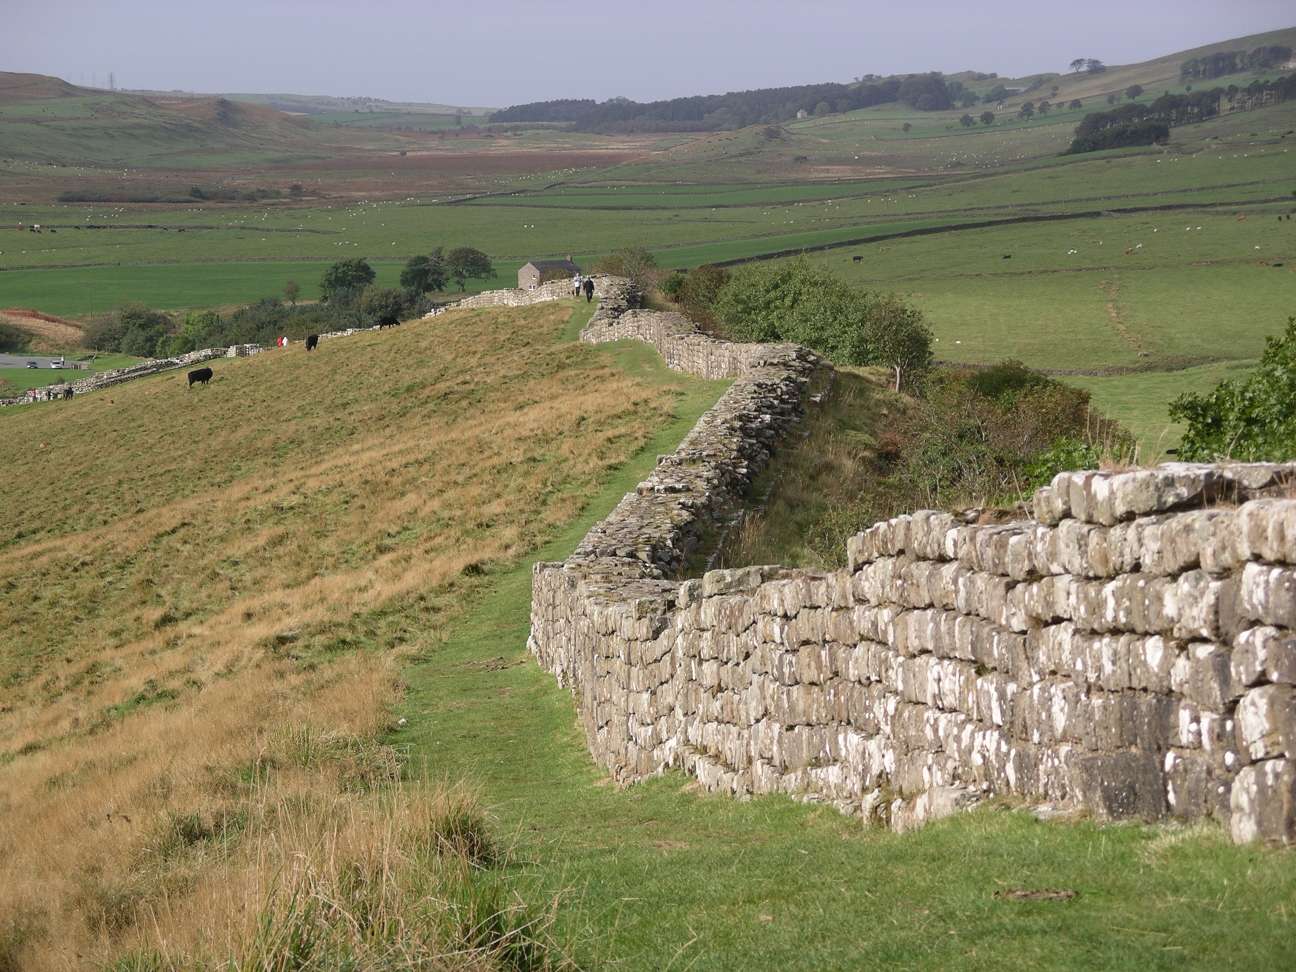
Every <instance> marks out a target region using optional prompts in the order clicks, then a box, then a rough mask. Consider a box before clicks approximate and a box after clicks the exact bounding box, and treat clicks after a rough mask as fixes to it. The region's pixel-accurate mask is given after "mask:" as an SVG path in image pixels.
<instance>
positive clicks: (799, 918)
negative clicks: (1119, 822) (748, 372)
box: [397, 308, 1296, 970]
mask: <svg viewBox="0 0 1296 972" xmlns="http://www.w3.org/2000/svg"><path fill="white" fill-rule="evenodd" d="M582 311H584V308H582ZM584 318H585V314H584V313H582V314H579V315H578V316H577V318H575V319H574V320H573V322H572V325H571V326H570V327H569V329H568V330H569V334H568V336H569V337H570V336H574V333H575V331H576V330H578V329H579V326H580V325H581V324H583V322H584ZM607 353H608V354H609V355H611V356H612V357H613V358H614V360H616V361H617V362H618V363H619V364H620V365H621V366H622V367H625V368H627V369H630V370H632V371H634V372H636V373H637V374H639V375H641V376H644V377H647V378H651V379H652V380H654V381H659V382H663V383H669V384H671V385H673V386H675V387H677V388H678V389H679V390H680V393H681V397H680V399H679V404H678V407H677V410H676V414H675V419H674V421H673V422H672V423H671V424H670V425H669V426H668V427H666V428H664V429H662V430H661V432H660V433H659V434H658V435H657V436H656V438H655V439H654V440H653V441H652V442H651V443H650V444H649V445H648V446H647V447H646V448H645V449H644V450H643V451H642V453H641V454H640V455H639V456H638V457H637V458H636V459H635V460H634V461H632V462H631V463H629V464H627V465H626V466H625V467H623V468H622V469H620V470H619V471H618V472H617V474H616V475H615V477H613V478H612V479H611V480H610V481H609V482H608V483H607V484H606V486H605V488H604V489H603V491H602V492H601V493H600V494H599V496H598V497H597V499H596V500H594V501H593V502H592V503H591V504H590V505H589V506H588V507H587V508H586V509H585V510H584V511H583V513H582V514H581V515H580V517H579V518H578V520H577V521H576V522H574V523H572V524H570V526H568V527H567V528H566V529H565V531H564V532H563V533H562V535H561V536H558V537H556V538H554V539H553V540H552V541H551V542H550V543H549V544H548V545H547V546H545V547H544V548H543V549H542V550H540V551H539V552H538V554H537V559H546V560H547V559H560V558H561V557H562V556H564V555H565V554H566V553H568V552H569V551H570V550H571V549H572V548H573V547H574V546H575V544H576V543H577V541H578V540H579V538H580V537H581V536H582V535H583V534H584V533H585V531H586V530H587V529H588V528H589V527H590V526H591V525H592V524H593V523H594V522H596V521H597V519H599V518H600V517H602V516H604V515H605V514H606V513H607V512H608V511H609V510H610V509H611V507H612V506H613V505H614V503H615V502H616V500H617V499H619V498H620V496H621V495H622V494H623V493H624V492H625V491H626V490H627V489H629V488H630V487H632V486H633V484H635V483H636V482H638V481H639V480H640V479H641V478H642V477H643V476H644V474H646V472H647V471H648V470H649V468H650V467H651V465H652V463H653V461H654V457H655V456H656V455H657V454H658V453H661V452H666V451H669V450H670V449H672V448H674V446H675V444H676V443H677V442H678V440H679V439H680V438H681V437H682V436H683V435H684V433H685V432H687V430H688V429H689V428H690V427H691V426H692V425H693V423H694V421H695V420H696V418H697V416H698V415H699V414H701V412H702V411H703V410H705V408H707V407H708V406H709V405H710V404H711V402H712V401H714V399H715V398H716V396H717V394H718V392H719V390H720V386H719V385H718V384H715V383H703V382H699V381H695V380H691V379H685V378H681V377H680V376H678V375H673V374H671V373H670V372H668V371H666V370H665V368H664V367H663V366H662V364H661V362H660V359H658V358H657V357H656V355H655V353H654V352H652V351H650V350H648V349H646V348H645V347H643V346H635V345H610V346H608V350H607ZM531 563H532V561H530V560H529V561H527V562H525V563H522V564H519V565H517V566H516V567H514V568H512V569H509V570H507V571H503V572H501V573H499V574H497V575H496V576H495V577H493V578H491V579H490V580H491V583H490V585H489V587H488V591H487V593H486V594H485V595H484V596H483V597H482V598H481V600H480V601H479V602H478V603H477V604H476V605H475V606H473V607H472V608H471V609H470V610H469V612H468V614H467V615H466V617H465V619H464V620H463V621H461V622H460V623H459V624H458V625H457V626H456V628H455V629H454V631H453V633H452V634H451V636H450V637H449V638H448V639H447V640H445V641H444V642H442V643H441V644H440V645H438V646H437V647H436V648H435V649H432V650H430V651H428V652H426V653H425V654H424V655H423V657H422V658H421V660H420V662H419V663H418V664H417V665H415V666H414V667H412V668H411V669H410V670H409V671H408V672H407V679H408V683H409V692H408V696H407V702H406V705H405V707H404V709H403V712H402V714H403V715H405V716H406V717H407V719H408V725H407V726H406V727H405V728H404V729H403V730H401V732H400V733H399V734H398V737H397V738H398V741H399V742H400V743H401V744H403V745H405V746H406V747H407V748H408V750H409V752H410V754H411V757H412V764H413V765H414V766H415V767H418V768H419V770H418V771H419V772H422V773H424V774H426V776H427V777H428V778H430V779H440V778H443V777H444V778H451V779H454V778H461V777H466V778H468V779H469V780H471V781H473V782H474V783H475V784H476V785H477V786H479V787H480V789H481V791H482V794H483V797H484V800H485V802H486V803H487V804H488V806H489V807H490V808H491V812H492V813H493V814H494V815H495V817H496V818H497V823H498V827H499V829H500V830H501V831H502V832H503V833H505V834H507V835H509V837H510V838H511V840H512V843H513V846H514V848H515V854H516V863H515V864H514V869H515V872H516V873H515V877H516V882H517V885H516V886H517V887H518V888H519V889H520V891H521V892H522V893H523V895H524V896H525V897H526V898H527V899H528V900H529V901H531V902H532V904H533V905H536V906H541V905H543V904H544V903H545V902H549V901H553V900H555V899H556V900H557V901H558V930H559V933H560V934H561V935H562V936H563V937H564V938H565V939H566V940H567V941H568V942H569V943H570V947H571V949H572V952H573V955H574V957H575V958H576V960H577V961H578V962H579V963H580V964H581V965H583V966H585V967H589V968H608V967H611V968H625V969H686V968H687V969H734V968H743V969H780V970H787V969H823V968H874V967H880V966H902V967H905V968H949V967H956V966H957V967H960V968H971V969H977V968H985V969H992V968H993V969H1000V968H1013V967H1031V966H1036V967H1050V968H1086V969H1106V968H1131V969H1132V968H1139V969H1170V968H1176V969H1179V968H1185V967H1221V966H1232V967H1248V966H1250V967H1255V968H1270V967H1278V966H1280V965H1282V964H1283V962H1284V961H1285V960H1286V959H1285V958H1284V956H1286V955H1287V949H1288V946H1289V943H1290V941H1291V937H1292V934H1293V932H1296V927H1294V924H1296V868H1294V867H1292V865H1291V859H1290V857H1289V856H1287V855H1284V854H1282V853H1276V852H1271V851H1266V850H1262V849H1256V848H1246V849H1239V848H1233V847H1230V846H1228V845H1227V843H1226V842H1225V839H1224V837H1223V835H1222V833H1220V832H1219V831H1218V830H1212V829H1192V830H1180V829H1174V828H1148V827H1136V826H1112V827H1105V828H1098V827H1096V826H1094V825H1092V824H1089V823H1084V822H1081V823H1074V824H1063V823H1052V824H1044V823H1040V822H1038V821H1036V820H1035V819H1034V818H1033V817H1032V816H1030V815H1029V814H1026V813H1019V812H1011V811H1007V810H1004V809H986V810H982V811H979V812H977V813H974V814H970V815H965V816H963V817H961V818H958V819H956V820H951V821H946V822H943V823H940V824H937V825H934V826H931V827H928V828H926V829H924V830H922V831H921V832H919V833H916V834H909V835H895V834H891V833H889V832H885V831H881V830H877V829H871V828H868V827H864V826H862V825H860V824H859V823H858V822H855V821H852V820H849V819H847V818H845V817H842V816H840V815H839V814H837V813H836V812H835V811H832V810H829V809H826V808H822V807H813V806H805V805H801V804H798V803H795V802H793V801H791V800H788V799H785V798H762V799H759V800H753V801H748V802H743V801H737V800H732V799H729V798H726V797H723V796H715V795H707V794H703V793H700V792H698V791H697V789H696V787H695V786H694V785H693V784H692V783H691V782H690V781H689V780H688V779H687V778H685V777H683V776H681V775H679V774H675V773H670V774H667V775H665V776H663V777H661V778H658V779H654V780H652V781H649V782H647V783H644V784H640V785H637V786H634V787H630V788H627V789H619V788H617V787H615V786H613V785H611V784H610V783H609V782H608V781H607V780H606V779H605V778H604V777H603V775H602V774H601V773H600V772H599V771H598V770H597V769H596V767H595V766H594V765H593V764H592V762H591V760H590V758H589V756H588V754H587V751H586V749H585V744H584V739H583V738H582V736H581V734H580V732H579V731H578V728H577V725H576V720H575V712H574V709H573V705H572V701H571V697H570V695H569V693H568V692H567V691H566V690H565V689H561V688H559V687H558V686H557V685H556V684H555V683H554V680H553V679H552V678H551V677H550V676H549V675H548V674H547V673H545V672H543V671H541V670H540V669H539V667H538V666H537V665H536V664H535V663H534V661H533V660H532V659H531V657H530V655H529V654H527V652H526V647H525V646H526V637H527V626H528V610H529V602H530V568H531ZM1014 888H1030V889H1039V888H1066V889H1071V890H1075V891H1077V892H1079V896H1078V897H1076V898H1075V899H1073V900H1071V901H1067V902H1033V901H1012V900H1004V899H1001V898H997V897H996V896H995V892H997V891H1002V890H1006V889H1014Z"/></svg>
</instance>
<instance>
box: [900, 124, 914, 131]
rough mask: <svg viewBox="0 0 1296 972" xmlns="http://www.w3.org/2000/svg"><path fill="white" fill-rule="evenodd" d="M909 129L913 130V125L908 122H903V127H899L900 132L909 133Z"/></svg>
mask: <svg viewBox="0 0 1296 972" xmlns="http://www.w3.org/2000/svg"><path fill="white" fill-rule="evenodd" d="M911 128H913V125H912V124H910V123H909V122H905V123H904V124H903V125H901V126H900V131H902V132H907V131H909V130H910V129H911Z"/></svg>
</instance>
